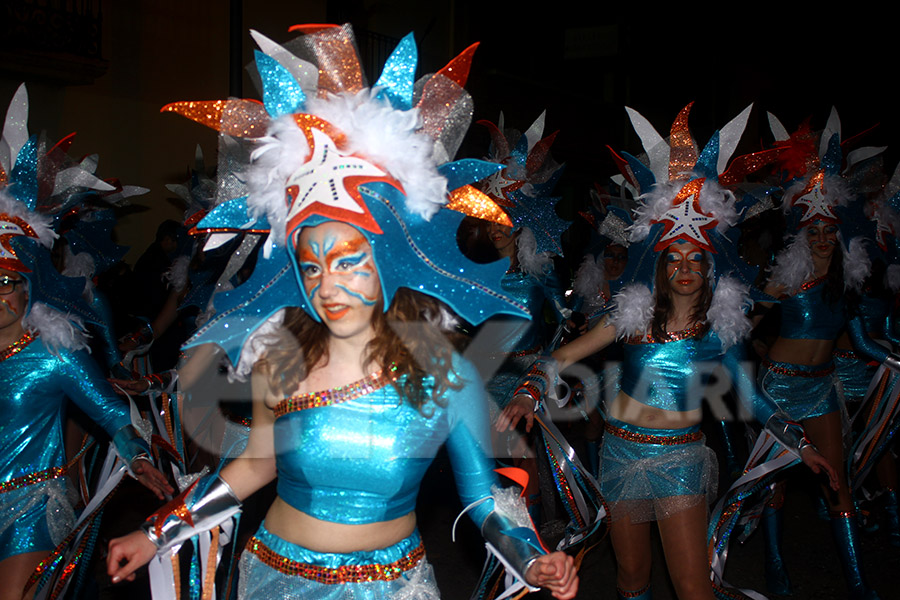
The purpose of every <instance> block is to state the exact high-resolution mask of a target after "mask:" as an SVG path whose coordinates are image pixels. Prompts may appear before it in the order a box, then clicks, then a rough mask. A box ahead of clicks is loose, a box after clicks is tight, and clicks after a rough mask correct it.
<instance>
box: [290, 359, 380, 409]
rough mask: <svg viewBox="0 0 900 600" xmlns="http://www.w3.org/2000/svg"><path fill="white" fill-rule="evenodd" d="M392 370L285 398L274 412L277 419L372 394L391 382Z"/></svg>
mask: <svg viewBox="0 0 900 600" xmlns="http://www.w3.org/2000/svg"><path fill="white" fill-rule="evenodd" d="M390 371H391V369H388V373H387V374H385V373H383V372H382V371H377V372H375V373H372V374H371V375H367V376H366V377H364V378H362V379H360V380H359V381H355V382H353V383H348V384H347V385H342V386H339V387H336V388H331V389H329V390H322V391H320V392H312V393H309V394H301V395H299V396H291V397H290V398H285V399H284V400H282V401H281V402H279V403H278V404H276V405H275V408H274V409H272V412H274V413H275V418H276V419H277V418H279V417H283V416H284V415H286V414H288V413H291V412H295V411H298V410H306V409H309V408H321V407H323V406H331V405H332V404H340V403H341V402H349V401H350V400H355V399H356V398H359V397H360V396H365V395H366V394H371V393H372V392H374V391H376V390H380V389H381V388H383V387H384V386H386V385H388V384H389V383H391V381H393V378H392V377H391V373H390Z"/></svg>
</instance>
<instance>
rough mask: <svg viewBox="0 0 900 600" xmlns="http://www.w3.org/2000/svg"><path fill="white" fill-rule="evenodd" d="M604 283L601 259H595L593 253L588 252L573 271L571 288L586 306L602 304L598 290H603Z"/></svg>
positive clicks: (604, 276)
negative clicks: (573, 279) (573, 277)
mask: <svg viewBox="0 0 900 600" xmlns="http://www.w3.org/2000/svg"><path fill="white" fill-rule="evenodd" d="M604 283H606V273H605V270H604V268H603V260H602V259H601V260H597V259H596V258H594V255H593V254H588V255H587V256H585V257H584V260H583V261H581V265H580V266H579V267H578V270H577V271H576V272H575V281H574V283H573V284H572V289H573V290H574V292H575V294H577V295H578V296H579V297H580V298H582V299H583V300H584V302H585V304H587V305H588V306H599V305H600V304H603V300H602V299H601V298H600V292H601V290H603V284H604Z"/></svg>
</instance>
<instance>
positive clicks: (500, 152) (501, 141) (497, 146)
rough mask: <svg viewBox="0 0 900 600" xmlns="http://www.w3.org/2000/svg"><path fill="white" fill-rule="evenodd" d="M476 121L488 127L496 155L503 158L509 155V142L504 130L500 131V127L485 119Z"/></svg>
mask: <svg viewBox="0 0 900 600" xmlns="http://www.w3.org/2000/svg"><path fill="white" fill-rule="evenodd" d="M476 123H478V124H479V125H484V126H485V127H487V129H488V132H489V133H490V134H491V144H492V145H493V146H494V156H497V157H499V158H501V159H503V158H506V157H507V156H509V142H508V141H507V140H506V136H505V135H503V132H502V131H500V128H499V127H497V126H496V125H494V124H493V123H491V122H490V121H488V120H484V119H483V120H481V121H476Z"/></svg>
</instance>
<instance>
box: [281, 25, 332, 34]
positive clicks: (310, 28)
mask: <svg viewBox="0 0 900 600" xmlns="http://www.w3.org/2000/svg"><path fill="white" fill-rule="evenodd" d="M332 27H340V25H335V24H333V23H303V24H300V25H291V26H290V27H289V28H288V31H289V32H291V33H293V32H295V31H299V32H300V33H304V34H310V33H317V32H319V31H323V30H325V29H331V28H332Z"/></svg>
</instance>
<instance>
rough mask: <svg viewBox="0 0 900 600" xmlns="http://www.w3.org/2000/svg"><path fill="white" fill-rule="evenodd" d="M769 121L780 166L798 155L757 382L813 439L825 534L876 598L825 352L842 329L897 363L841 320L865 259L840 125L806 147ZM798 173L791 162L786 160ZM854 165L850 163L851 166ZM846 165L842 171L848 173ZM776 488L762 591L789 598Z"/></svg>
mask: <svg viewBox="0 0 900 600" xmlns="http://www.w3.org/2000/svg"><path fill="white" fill-rule="evenodd" d="M769 122H770V124H771V126H772V131H773V133H774V134H775V138H776V145H777V146H780V147H782V148H786V149H787V150H786V151H785V154H784V155H782V157H781V159H780V160H782V161H785V160H786V159H792V158H794V157H796V155H797V152H796V151H794V149H796V148H810V149H811V150H812V152H808V153H806V154H805V155H803V156H802V158H803V161H802V162H800V163H799V164H800V165H802V166H801V167H800V170H799V173H794V174H795V175H799V177H790V176H789V179H794V180H795V181H796V182H795V183H793V184H792V185H790V186H789V187H788V188H787V190H786V191H785V194H784V198H783V201H782V202H783V208H784V211H785V213H786V215H787V217H788V220H789V224H788V230H789V231H790V232H791V237H790V238H789V240H788V244H787V246H786V247H785V249H784V250H783V251H782V252H781V253H780V254H779V255H778V257H777V258H776V262H775V266H774V267H773V269H772V274H771V277H770V280H769V284H768V285H767V286H766V292H767V293H769V294H770V295H771V296H773V297H776V298H779V300H780V308H781V325H780V330H779V335H778V337H777V338H776V339H775V341H774V342H773V343H772V345H771V347H770V348H769V350H768V356H767V357H766V359H765V360H764V361H763V367H764V368H763V369H762V370H761V371H760V385H761V387H762V388H763V390H764V391H765V392H766V394H767V395H768V396H769V397H771V398H772V399H773V400H774V401H775V402H776V403H777V404H778V406H779V408H780V409H781V410H783V411H784V412H786V413H787V414H789V415H790V417H791V418H792V419H794V420H797V421H800V422H801V423H802V424H803V426H804V428H805V429H806V432H807V435H808V436H809V439H810V441H811V442H812V443H814V444H815V445H816V447H817V448H818V449H819V451H820V452H821V453H822V455H823V456H825V458H826V459H827V460H828V462H829V464H830V465H831V466H832V467H833V468H834V469H836V470H837V472H838V482H839V487H838V490H837V494H830V493H827V490H824V492H825V499H826V502H827V504H828V509H829V513H830V517H831V526H832V533H833V535H834V539H835V543H836V545H837V548H838V554H839V557H840V560H841V564H842V566H843V569H844V574H845V576H846V578H847V585H848V587H849V590H850V594H851V596H852V597H853V598H866V599H869V598H877V595H876V594H875V592H874V591H873V590H871V589H869V588H868V586H867V585H866V583H865V581H864V579H863V576H862V573H861V565H860V556H859V532H858V524H857V519H856V510H855V507H854V503H853V499H852V497H851V493H850V489H849V487H848V483H847V471H846V469H845V453H844V443H843V439H844V425H843V424H844V411H845V409H844V407H843V404H842V402H841V398H840V397H839V392H838V380H837V377H836V375H835V373H834V371H835V368H834V363H833V361H832V351H833V349H834V346H835V340H836V339H837V338H838V336H839V335H840V333H841V331H843V330H844V328H845V327H846V328H847V330H848V332H849V334H850V337H851V340H852V342H853V346H854V348H856V349H857V350H858V351H859V352H861V353H862V354H864V355H865V356H867V357H868V358H870V359H872V360H876V361H877V362H879V363H886V364H888V365H889V366H890V365H896V367H900V362H895V361H896V359H895V358H893V357H891V356H890V355H889V351H888V350H887V349H885V348H883V347H882V346H879V345H878V344H875V343H874V342H872V341H871V339H869V338H868V336H866V335H865V331H864V325H863V323H862V320H861V319H860V318H859V317H858V316H857V317H856V318H851V319H849V320H848V318H847V309H846V300H845V290H854V289H855V290H859V289H860V288H861V286H862V284H863V282H864V281H865V279H866V277H867V276H868V274H869V270H870V266H871V262H870V259H869V257H868V255H867V252H866V249H865V247H864V243H863V237H862V236H861V235H859V234H860V233H861V230H860V229H859V226H858V225H857V227H856V228H855V227H854V225H855V223H856V224H858V223H859V220H856V221H855V223H854V218H853V210H852V209H851V208H850V207H849V206H850V204H851V203H852V202H853V201H854V199H855V198H854V191H853V189H852V188H851V186H850V185H849V183H848V182H847V181H846V180H845V179H844V178H842V177H841V175H840V173H841V168H842V158H843V153H842V149H841V132H840V121H839V120H838V117H837V113H836V112H835V111H834V110H832V112H831V115H830V117H829V119H828V123H827V125H826V127H825V130H824V131H823V132H822V133H821V136H820V137H819V144H818V148H817V147H816V144H815V142H814V141H813V143H809V142H808V140H807V139H806V138H807V137H808V136H809V133H808V131H806V130H805V129H804V128H801V129H800V130H798V132H797V133H796V134H795V135H794V136H790V135H788V134H787V130H786V129H785V128H784V126H783V125H782V124H781V123H780V122H779V121H778V120H777V119H776V118H775V117H774V116H773V115H771V114H770V115H769ZM789 164H790V165H793V166H795V167H796V165H797V164H798V161H795V160H790V161H789ZM849 166H852V165H849ZM849 166H848V168H849ZM783 494H784V486H783V483H782V484H779V485H778V486H777V487H776V491H775V495H774V497H773V498H772V500H771V501H770V504H769V506H768V507H767V508H766V510H765V511H764V512H763V522H762V525H763V532H764V534H765V535H766V550H767V560H766V580H767V583H768V586H769V590H770V591H772V592H775V593H779V594H783V595H787V594H790V593H791V592H792V587H791V584H790V579H789V577H788V576H787V573H786V571H785V569H784V559H783V557H782V555H781V550H780V538H781V524H782V522H783V517H782V516H781V512H782V509H781V506H782V503H783Z"/></svg>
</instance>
